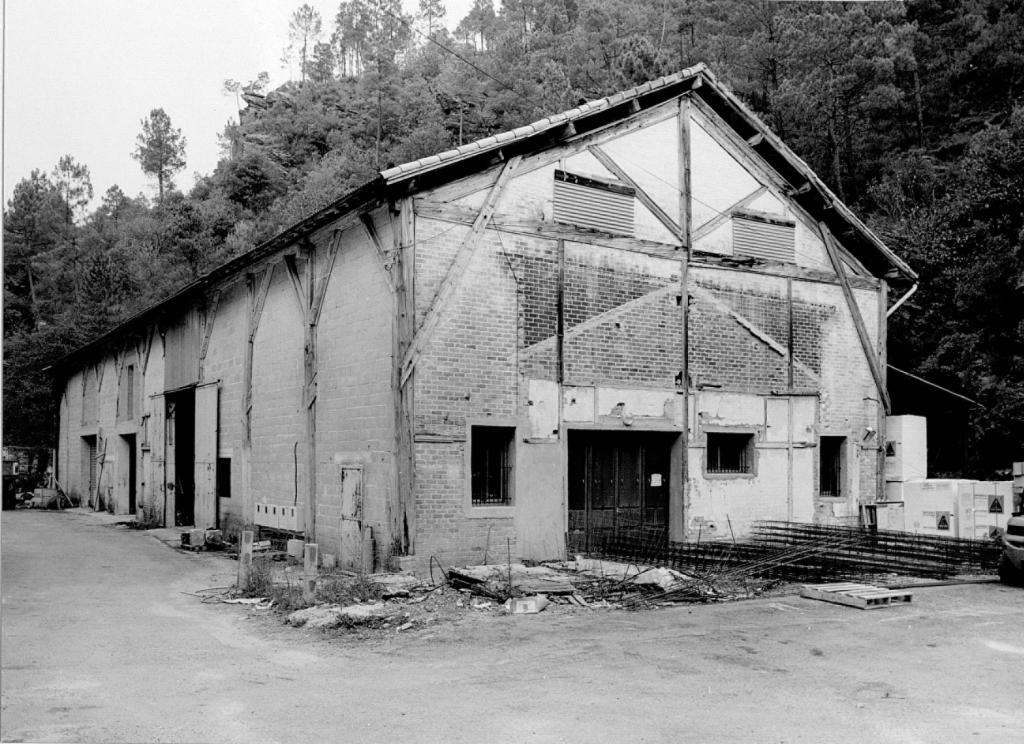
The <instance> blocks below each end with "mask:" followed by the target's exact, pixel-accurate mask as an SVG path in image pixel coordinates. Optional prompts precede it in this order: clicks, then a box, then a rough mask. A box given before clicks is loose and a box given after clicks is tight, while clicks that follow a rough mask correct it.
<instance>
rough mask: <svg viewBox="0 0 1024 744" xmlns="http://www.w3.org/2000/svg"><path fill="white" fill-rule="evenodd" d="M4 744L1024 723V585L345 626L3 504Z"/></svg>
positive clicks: (976, 734) (592, 738) (893, 729)
mask: <svg viewBox="0 0 1024 744" xmlns="http://www.w3.org/2000/svg"><path fill="white" fill-rule="evenodd" d="M2 560H3V565H2V581H3V586H2V594H3V638H2V640H3V645H2V715H0V718H2V721H0V738H2V739H3V741H102V742H115V741H131V742H150V741H161V742H246V743H247V744H255V743H257V742H317V741H332V742H337V741H345V742H348V741H352V742H363V741H367V742H389V743H394V742H420V741H427V742H626V741H629V742H637V741H647V742H661V741H665V742H669V741H671V742H687V741H693V742H713V741H721V742H734V741H743V742H826V741H828V742H864V741H871V742H942V741H949V742H962V741H977V742H991V741H1005V742H1010V741H1021V740H1022V738H1024V707H1022V706H1024V697H1022V695H1024V590H1013V589H1009V588H1004V587H1001V586H998V585H983V586H966V587H951V588H933V589H929V590H918V592H917V594H916V595H915V597H914V602H913V603H912V604H910V605H905V606H899V607H891V608H886V609H883V610H877V611H869V612H863V611H859V610H855V609H850V608H845V607H839V606H835V605H829V604H825V603H821V602H813V601H811V600H806V599H801V598H799V597H783V598H776V599H771V600H756V601H751V602H738V603H732V604H725V605H717V606H708V607H695V608H690V609H688V608H686V607H681V608H672V609H667V610H659V611H650V612H637V613H630V612H601V611H595V612H584V611H581V612H580V614H576V615H568V614H564V613H563V614H556V613H542V614H541V615H536V616H518V617H487V616H484V615H483V614H482V613H472V615H471V616H470V617H467V619H466V620H465V621H464V622H461V623H458V624H456V625H452V626H448V627H446V628H442V629H437V628H435V629H433V630H429V631H427V630H423V631H414V632H412V633H407V634H402V635H400V636H388V637H386V638H383V639H382V640H377V641H372V642H364V643H359V644H357V643H353V642H352V641H351V640H346V639H333V640H332V639H329V638H327V637H326V636H323V635H321V634H319V633H316V632H310V631H299V630H292V629H288V628H285V627H283V626H281V625H280V624H279V623H277V622H275V621H273V620H266V619H258V618H255V617H254V616H253V615H252V614H250V613H249V612H248V611H247V610H245V609H244V608H239V607H234V606H228V605H204V604H201V603H200V602H198V601H197V600H196V599H195V598H194V597H190V596H187V595H186V594H183V593H182V592H188V591H195V590H197V589H201V588H205V587H210V586H221V585H224V584H226V583H228V582H229V581H230V579H231V572H232V570H233V564H232V563H231V562H229V561H226V560H224V559H223V558H221V557H216V556H212V555H192V554H185V553H182V552H180V551H176V550H172V549H171V548H168V547H167V546H166V545H163V544H162V543H160V542H158V541H157V540H154V539H153V537H152V536H151V535H149V534H146V533H139V532H129V531H125V530H121V529H114V528H112V527H109V526H103V525H100V524H98V523H97V521H96V518H95V517H93V516H90V515H88V514H85V513H74V512H72V513H66V514H56V513H39V512H22V511H19V512H13V513H12V512H4V513H3V516H2Z"/></svg>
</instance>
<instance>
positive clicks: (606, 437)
mask: <svg viewBox="0 0 1024 744" xmlns="http://www.w3.org/2000/svg"><path fill="white" fill-rule="evenodd" d="M676 436H677V435H675V434H659V433H633V432H630V433H621V432H614V433H613V432H588V431H573V432H570V433H569V535H568V538H569V539H568V549H569V551H570V553H571V552H573V551H583V552H605V551H608V552H616V546H617V544H618V543H629V544H630V546H632V547H635V546H636V545H637V544H645V543H648V542H649V543H651V547H654V544H655V543H657V544H658V545H663V544H664V543H665V542H666V541H667V539H668V502H669V483H670V481H671V473H670V469H671V452H672V443H673V440H674V439H675V438H676Z"/></svg>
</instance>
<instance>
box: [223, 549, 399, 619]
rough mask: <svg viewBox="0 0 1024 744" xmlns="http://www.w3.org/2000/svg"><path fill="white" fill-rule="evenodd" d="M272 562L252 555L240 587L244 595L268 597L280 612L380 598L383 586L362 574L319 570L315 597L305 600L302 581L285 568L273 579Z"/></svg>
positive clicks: (371, 600)
mask: <svg viewBox="0 0 1024 744" xmlns="http://www.w3.org/2000/svg"><path fill="white" fill-rule="evenodd" d="M274 568H275V562H274V561H272V560H271V559H269V558H260V557H257V556H254V557H253V561H252V572H251V573H250V574H249V582H248V584H247V585H246V586H241V587H239V592H240V594H241V596H243V597H267V598H268V599H270V600H272V601H273V603H274V607H275V608H276V609H277V610H279V611H281V612H292V611H294V610H302V609H305V608H306V607H312V606H314V605H318V604H336V605H341V606H343V607H344V606H345V605H351V604H355V603H357V602H374V601H377V600H379V599H380V598H381V594H382V592H383V590H382V589H381V587H380V586H379V585H377V584H375V583H373V582H372V581H370V580H368V579H367V578H366V576H365V575H358V576H353V575H352V574H350V573H341V572H338V573H327V574H321V575H320V576H319V578H318V579H317V586H316V597H315V599H314V601H312V602H307V601H306V599H305V597H304V596H303V594H302V584H301V581H292V579H291V577H290V574H289V573H288V572H287V571H280V572H278V573H280V574H281V575H282V576H281V577H280V578H283V581H281V580H280V578H278V579H275V570H274Z"/></svg>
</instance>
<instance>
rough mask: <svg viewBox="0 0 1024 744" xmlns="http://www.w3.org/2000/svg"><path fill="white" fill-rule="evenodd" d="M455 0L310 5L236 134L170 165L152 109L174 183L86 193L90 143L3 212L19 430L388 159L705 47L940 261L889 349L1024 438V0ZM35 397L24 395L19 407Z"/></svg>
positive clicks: (14, 424)
mask: <svg viewBox="0 0 1024 744" xmlns="http://www.w3.org/2000/svg"><path fill="white" fill-rule="evenodd" d="M445 17H446V12H445V6H444V3H443V2H441V0H419V3H418V5H417V6H416V12H415V14H414V15H410V14H407V13H405V11H404V9H403V4H402V3H401V2H399V0H342V1H341V2H339V4H338V5H337V12H336V13H335V15H334V17H333V18H321V17H320V16H319V14H318V13H317V11H316V10H315V9H313V8H312V7H310V6H309V5H302V6H300V7H298V8H297V9H296V12H295V13H294V14H293V15H292V17H291V18H290V22H289V24H288V26H287V27H286V28H282V29H281V36H282V39H283V40H286V41H285V44H286V45H287V50H286V51H287V53H286V58H287V59H288V60H289V61H288V64H289V65H291V67H290V70H291V72H292V75H291V77H292V80H291V81H289V82H288V83H285V84H284V85H281V86H280V87H278V88H276V89H274V90H269V87H270V86H269V76H268V75H267V74H266V73H265V72H259V71H252V75H253V78H252V80H251V82H249V83H246V84H243V83H241V82H240V81H232V80H229V81H226V82H225V92H227V93H228V94H230V95H234V96H236V100H237V102H238V106H239V109H240V111H239V118H238V121H232V122H229V123H228V125H227V126H226V127H225V129H224V131H223V132H222V133H221V135H220V138H221V145H222V152H223V158H222V159H221V161H220V163H219V164H218V165H217V167H216V168H215V169H214V171H213V172H212V173H209V174H205V175H202V176H200V177H198V179H197V181H196V183H195V184H194V185H193V186H192V187H191V188H190V189H189V190H188V191H187V192H186V193H183V192H181V191H178V190H176V189H175V187H174V183H173V178H174V175H175V174H177V173H178V172H179V171H181V170H182V168H183V167H184V164H185V160H184V148H185V140H184V137H182V136H181V131H180V130H179V129H176V128H174V127H173V126H172V124H171V121H170V118H169V117H168V116H167V114H166V113H165V112H164V111H163V110H162V109H159V108H156V109H153V110H152V111H151V112H150V115H149V116H148V117H147V118H146V119H143V120H142V131H141V133H140V135H139V137H138V140H137V142H136V147H135V150H134V152H133V155H134V156H135V158H136V159H137V160H138V161H139V163H140V166H141V167H142V169H143V171H144V172H146V173H147V174H149V175H151V176H152V177H153V178H154V179H155V180H156V183H157V193H158V197H157V201H156V203H150V202H149V201H148V200H147V199H146V198H144V197H141V196H140V197H134V198H133V197H130V196H128V195H126V194H124V193H123V192H121V190H120V189H118V188H116V187H114V188H112V189H110V190H109V191H108V192H107V193H106V194H104V195H103V197H102V199H101V201H100V204H99V206H95V207H93V211H92V212H91V213H90V212H89V211H88V209H89V205H90V204H91V203H92V202H91V199H92V187H91V185H90V183H89V172H88V168H87V167H86V166H85V165H84V164H80V163H78V162H77V161H75V160H74V159H73V158H72V157H71V156H66V157H64V158H61V159H60V161H59V162H58V163H57V164H56V165H55V167H54V168H53V170H52V171H50V172H47V171H45V170H37V171H34V172H33V173H32V174H30V176H29V177H27V178H25V179H24V180H23V181H21V182H20V183H18V184H17V186H16V188H15V190H14V194H13V196H12V198H11V200H10V201H9V202H8V204H7V208H6V210H5V213H4V225H3V229H4V238H5V251H4V296H5V303H4V320H5V344H4V371H5V375H4V411H5V423H6V424H7V427H6V430H7V435H5V436H6V437H7V439H8V440H9V441H12V442H13V441H15V440H18V441H20V442H23V443H28V444H33V443H43V442H45V441H48V439H49V438H50V437H51V436H52V432H53V425H52V424H53V422H52V408H51V403H50V402H49V393H48V390H47V388H46V384H45V378H44V377H43V376H42V375H41V374H40V373H39V372H38V370H39V369H40V368H41V367H42V366H45V364H47V363H49V362H51V361H53V359H54V357H55V356H57V355H58V352H60V351H61V350H66V349H69V348H71V347H72V346H74V345H75V344H77V343H80V342H81V341H83V340H84V339H85V338H87V337H89V336H91V335H92V334H95V333H99V332H102V331H104V330H106V329H108V328H109V327H111V325H112V324H115V323H117V322H119V321H120V320H122V319H124V318H125V317H127V316H128V315H129V314H131V313H133V312H136V311H137V310H139V309H140V308H141V307H143V306H145V305H147V304H149V303H151V302H153V301H155V300H158V299H160V298H162V297H165V296H167V295H168V294H169V293H171V292H173V291H174V290H175V289H177V288H179V287H180V286H181V285H183V284H184V283H186V282H188V281H190V280H191V279H193V278H194V277H196V276H198V275H200V274H202V273H203V272H205V271H207V270H208V269H210V268H212V267H213V266H215V265H217V264H218V263H220V262H222V261H224V260H227V259H229V258H231V257H233V256H235V255H238V254H239V253H242V252H244V251H246V250H248V249H250V248H252V247H253V246H254V245H256V244H258V243H260V242H262V241H263V240H266V239H267V238H269V237H271V236H273V235H274V234H276V233H277V232H279V231H280V230H281V229H283V228H284V227H287V226H288V225H290V224H292V223H294V222H295V221H297V220H299V219H301V218H302V217H304V216H306V215H308V214H310V213H311V212H313V211H315V210H317V209H319V208H320V207H322V206H324V205H326V204H327V203H329V202H330V201H332V200H334V199H336V198H338V197H339V196H340V195H342V194H343V193H345V192H346V191H348V190H350V189H351V188H353V187H355V186H357V185H359V184H360V183H362V182H364V181H365V180H367V179H368V178H370V177H372V176H373V174H374V173H375V171H377V170H378V169H381V168H385V167H387V166H389V165H392V164H396V163H400V162H404V161H408V160H412V159H415V158H418V157H422V156H425V155H428V154H431V153H435V152H438V151H442V150H445V149H449V148H451V147H452V146H455V145H458V144H461V143H464V142H468V141H471V140H473V139H477V138H480V137H484V136H488V135H491V134H495V133H497V132H501V131H505V130H508V129H513V128H515V127H517V126H521V125H523V124H525V123H528V122H530V121H533V120H536V119H538V118H541V117H543V116H547V115H550V114H552V113H555V112H558V111H562V110H565V109H567V108H571V107H573V106H575V105H577V104H578V103H579V102H580V101H581V100H591V99H594V98H598V97H601V96H604V95H607V94H610V93H613V92H615V91H618V90H622V89H623V88H626V87H629V86H632V85H636V84H639V83H642V82H645V81H647V80H650V79H652V78H654V77H657V76H659V75H663V74H667V73H670V72H674V71H676V70H679V69H681V68H683V67H686V66H689V65H692V64H694V63H696V62H705V63H707V64H708V66H709V67H710V68H711V69H712V71H713V72H714V73H715V74H716V76H717V77H718V78H719V79H721V80H722V81H723V82H724V83H725V84H727V85H728V86H729V87H731V88H732V89H733V90H734V91H735V92H736V93H737V95H738V96H739V97H740V98H742V99H743V100H744V101H745V102H746V103H747V104H748V105H749V106H751V107H752V108H753V109H754V111H755V112H756V113H757V114H758V115H759V116H760V117H761V118H762V119H763V120H764V121H766V122H767V123H768V124H769V125H770V126H771V127H772V128H773V129H774V130H775V131H776V132H777V133H778V134H779V135H780V136H781V137H782V138H783V139H784V140H785V141H786V142H787V144H789V145H790V146H791V147H792V148H793V149H794V150H795V151H796V152H797V154H799V155H800V156H801V157H802V158H804V159H805V160H806V161H807V162H808V163H809V165H810V166H811V167H812V168H813V169H814V170H815V171H816V172H818V173H819V174H820V175H821V176H822V177H823V178H824V179H825V180H826V181H827V182H828V183H829V185H830V186H831V187H832V188H833V189H834V190H835V191H836V192H837V193H838V194H840V195H842V197H843V198H844V199H845V200H846V201H847V202H849V203H850V205H851V206H852V207H853V208H854V209H855V210H856V211H857V212H858V213H859V214H861V215H862V216H863V217H864V218H865V219H866V221H867V222H868V223H869V225H870V226H871V227H872V228H873V229H875V230H876V231H878V232H879V233H880V234H881V235H883V237H884V239H885V240H886V241H887V242H888V244H889V245H890V246H891V247H892V248H893V249H894V250H895V251H896V252H897V253H898V254H900V255H901V256H903V257H904V258H905V259H906V260H907V261H908V262H909V263H910V264H911V265H912V266H913V267H915V268H916V269H917V270H918V271H919V272H920V273H921V278H922V281H921V288H920V291H919V292H918V293H917V294H916V295H915V296H914V297H913V298H912V299H911V300H910V302H908V303H907V304H906V305H904V306H903V307H902V308H901V309H900V310H899V311H898V312H897V313H896V314H895V315H894V316H893V318H892V320H891V328H890V336H889V341H890V343H889V354H890V359H891V360H892V361H893V362H894V363H896V364H898V365H899V366H901V367H903V368H905V369H908V370H909V371H911V372H916V373H918V374H921V375H924V376H925V377H927V378H928V379H931V380H934V381H935V382H938V383H940V384H944V385H947V386H950V387H952V388H954V389H956V390H959V391H962V392H963V393H965V394H966V395H968V396H970V397H972V398H975V399H977V400H979V401H981V402H982V403H983V404H984V409H983V411H982V412H980V413H979V415H977V416H976V417H975V419H974V423H973V430H972V432H971V436H972V440H971V441H972V445H973V446H972V448H971V452H972V459H971V461H970V463H969V467H970V472H971V473H973V474H976V475H991V474H993V473H995V472H996V471H998V470H1000V469H1005V468H1006V467H1008V465H1009V463H1010V461H1011V459H1024V411H1022V399H1024V364H1022V357H1024V350H1022V338H1024V316H1022V315H1021V313H1022V308H1024V274H1022V271H1024V269H1022V261H1024V258H1022V243H1024V225H1022V224H1021V219H1022V217H1021V215H1024V201H1022V196H1021V195H1022V193H1024V145H1022V140H1024V125H1022V117H1024V114H1022V113H1021V109H1020V107H1021V96H1022V89H1024V2H1021V0H909V1H908V2H905V3H896V2H882V3H780V2H770V1H769V0H664V2H659V3H637V2H627V0H498V1H497V2H492V0H476V2H474V3H473V4H472V6H471V7H470V9H469V11H468V13H467V14H466V16H465V17H464V18H461V19H455V20H456V21H457V22H456V23H454V24H452V25H453V27H454V28H455V30H454V32H449V31H448V30H447V28H445V24H444V19H445ZM20 411H26V412H29V411H30V412H31V415H27V414H26V415H19V412H20Z"/></svg>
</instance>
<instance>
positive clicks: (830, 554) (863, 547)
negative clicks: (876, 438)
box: [586, 521, 999, 581]
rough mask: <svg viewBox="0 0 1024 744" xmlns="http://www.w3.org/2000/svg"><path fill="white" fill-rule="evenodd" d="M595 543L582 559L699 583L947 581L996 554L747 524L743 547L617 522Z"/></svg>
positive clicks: (982, 546) (982, 569)
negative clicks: (659, 569) (876, 578)
mask: <svg viewBox="0 0 1024 744" xmlns="http://www.w3.org/2000/svg"><path fill="white" fill-rule="evenodd" d="M599 537H600V539H597V540H591V545H590V550H588V551H586V553H587V555H590V556H595V557H596V556H602V557H608V558H615V559H618V560H627V561H630V562H636V563H642V564H648V565H658V566H666V567H670V568H674V569H677V570H679V571H683V572H686V573H688V574H691V575H694V576H699V577H702V580H707V581H723V580H726V579H730V580H735V579H737V578H739V577H742V576H748V577H759V578H768V579H781V580H787V581H826V580H835V579H863V578H865V577H869V576H871V575H877V574H884V573H894V574H902V575H908V576H919V577H923V578H948V577H950V576H954V575H957V574H979V573H992V572H994V571H995V567H996V565H997V563H998V560H999V548H998V547H997V546H996V545H994V544H993V543H990V542H984V541H977V540H964V539H959V538H949V537H935V536H930V535H918V534H913V533H907V532H897V531H891V530H871V529H866V528H860V527H839V526H826V525H817V524H809V523H802V522H777V521H761V522H755V523H754V525H753V527H752V529H751V531H750V537H749V538H747V539H745V540H730V541H725V540H714V541H708V540H705V541H703V542H687V543H678V542H671V541H669V540H668V536H667V533H666V531H665V530H664V529H651V528H641V527H632V528H630V527H625V526H623V525H621V523H620V524H619V525H618V526H617V529H615V530H608V531H606V532H604V533H603V534H601V535H600V536H599Z"/></svg>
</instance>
